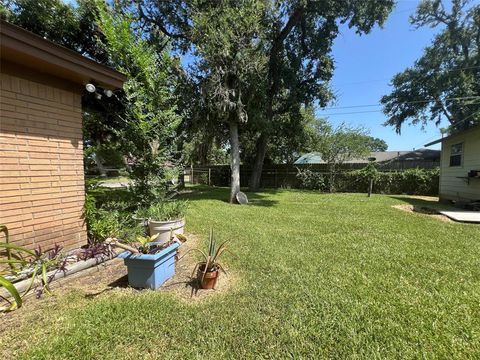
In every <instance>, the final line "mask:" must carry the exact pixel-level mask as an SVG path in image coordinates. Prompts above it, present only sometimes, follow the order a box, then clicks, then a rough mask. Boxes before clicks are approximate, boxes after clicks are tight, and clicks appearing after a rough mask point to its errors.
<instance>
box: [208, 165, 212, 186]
mask: <svg viewBox="0 0 480 360" xmlns="http://www.w3.org/2000/svg"><path fill="white" fill-rule="evenodd" d="M211 176H212V169H211V168H208V186H210V179H211Z"/></svg>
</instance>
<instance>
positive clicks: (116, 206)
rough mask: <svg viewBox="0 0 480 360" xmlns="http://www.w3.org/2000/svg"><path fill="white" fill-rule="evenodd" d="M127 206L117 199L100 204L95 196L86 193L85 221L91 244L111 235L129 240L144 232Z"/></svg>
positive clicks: (100, 241)
mask: <svg viewBox="0 0 480 360" xmlns="http://www.w3.org/2000/svg"><path fill="white" fill-rule="evenodd" d="M126 206H127V205H126V203H123V202H115V201H112V202H108V203H104V204H102V205H101V206H98V203H97V201H96V199H95V197H94V196H93V195H91V194H89V193H87V194H86V196H85V221H86V224H87V235H88V240H89V242H90V244H99V243H102V242H104V241H105V240H106V239H107V238H109V237H115V238H119V239H122V240H124V241H127V242H129V241H132V240H133V239H135V238H136V237H137V236H138V235H141V234H143V228H142V227H141V226H140V225H138V224H137V223H136V222H135V221H134V220H133V218H132V217H131V215H130V211H128V210H126Z"/></svg>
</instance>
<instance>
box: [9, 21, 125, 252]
mask: <svg viewBox="0 0 480 360" xmlns="http://www.w3.org/2000/svg"><path fill="white" fill-rule="evenodd" d="M0 61H1V68H0V89H1V96H0V105H1V109H0V147H1V149H0V184H1V185H0V223H1V224H5V225H7V226H8V228H9V230H10V241H12V242H13V243H14V244H16V245H21V246H26V247H28V248H30V249H32V248H36V247H38V246H41V247H42V248H43V249H48V248H50V247H51V246H52V245H53V244H55V243H56V244H59V245H61V246H63V248H64V249H65V250H69V249H73V248H78V247H80V246H82V245H85V244H86V242H87V233H86V229H85V221H84V216H83V205H84V199H85V194H84V189H85V186H84V177H83V141H82V140H83V139H82V101H81V100H82V94H83V92H84V91H85V85H86V84H87V83H92V82H93V83H95V85H96V86H97V88H103V89H111V90H115V89H117V88H121V87H122V86H123V82H124V81H125V80H126V78H125V76H124V75H122V74H120V73H118V72H116V71H114V70H112V69H110V68H108V67H106V66H103V65H100V64H98V63H96V62H94V61H92V60H90V59H87V58H85V57H83V56H81V55H79V54H78V53H76V52H74V51H71V50H68V49H65V48H63V47H61V46H59V45H56V44H54V43H52V42H50V41H48V40H45V39H43V38H42V37H40V36H37V35H34V34H32V33H30V32H28V31H26V30H24V29H21V28H19V27H17V26H14V25H11V24H9V23H7V22H4V21H0Z"/></svg>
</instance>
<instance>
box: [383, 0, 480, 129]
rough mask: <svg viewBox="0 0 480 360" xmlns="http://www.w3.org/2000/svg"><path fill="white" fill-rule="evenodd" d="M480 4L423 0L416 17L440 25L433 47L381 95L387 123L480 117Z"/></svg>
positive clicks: (461, 124)
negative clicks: (446, 3)
mask: <svg viewBox="0 0 480 360" xmlns="http://www.w3.org/2000/svg"><path fill="white" fill-rule="evenodd" d="M479 13H480V5H473V6H470V4H469V2H468V1H462V0H454V1H452V7H451V8H449V9H448V10H447V9H446V8H445V7H444V5H443V3H442V2H441V1H434V0H424V1H422V2H421V3H420V4H419V5H418V7H417V11H416V13H415V14H414V15H413V16H412V17H411V22H412V23H413V24H414V25H415V26H416V27H421V26H429V27H440V28H441V30H440V31H439V32H438V33H437V34H436V35H435V36H434V38H433V39H432V43H431V45H430V46H428V47H427V48H425V50H424V53H423V55H422V56H421V57H420V58H419V59H418V60H417V61H415V63H414V64H413V66H412V67H409V68H407V69H405V70H404V71H403V72H401V73H398V74H396V75H395V76H394V77H393V79H392V83H393V90H392V92H391V93H390V94H387V95H385V96H383V97H382V99H381V103H382V104H383V105H384V113H385V114H386V115H388V116H389V119H388V120H387V121H386V123H385V124H386V125H391V126H394V127H395V129H396V131H397V132H398V133H400V131H401V128H402V125H403V124H405V123H406V122H408V121H409V122H410V123H411V124H414V125H416V124H422V125H424V124H426V123H428V122H431V121H433V122H435V123H436V124H437V125H438V124H440V122H441V121H442V120H443V119H446V120H447V121H448V122H449V123H450V124H451V126H452V130H455V129H457V130H458V129H462V128H466V127H468V126H470V125H472V124H475V123H478V122H480V78H479V74H480V63H479V62H478V54H479V45H480V44H479V41H480V37H479V36H478V34H479V33H480V22H479V21H478V14H479Z"/></svg>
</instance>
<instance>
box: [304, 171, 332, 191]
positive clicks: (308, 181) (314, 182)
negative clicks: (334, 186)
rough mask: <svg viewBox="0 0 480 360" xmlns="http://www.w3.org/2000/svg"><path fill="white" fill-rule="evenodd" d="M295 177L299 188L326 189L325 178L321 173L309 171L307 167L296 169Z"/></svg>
mask: <svg viewBox="0 0 480 360" xmlns="http://www.w3.org/2000/svg"><path fill="white" fill-rule="evenodd" d="M297 171H298V172H297V179H298V181H299V184H300V188H301V189H307V190H321V191H325V190H326V189H327V184H326V179H325V177H324V175H323V174H321V173H318V172H314V171H311V170H309V169H305V170H301V169H297Z"/></svg>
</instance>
